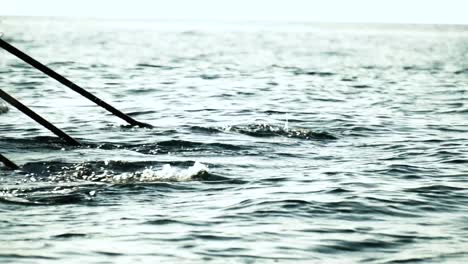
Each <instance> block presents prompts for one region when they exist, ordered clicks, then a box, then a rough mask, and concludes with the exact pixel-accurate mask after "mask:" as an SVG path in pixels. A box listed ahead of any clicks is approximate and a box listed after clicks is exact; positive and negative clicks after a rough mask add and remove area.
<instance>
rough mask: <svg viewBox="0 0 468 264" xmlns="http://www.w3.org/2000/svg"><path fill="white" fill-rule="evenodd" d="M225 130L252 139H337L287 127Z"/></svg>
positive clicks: (262, 126) (325, 133)
mask: <svg viewBox="0 0 468 264" xmlns="http://www.w3.org/2000/svg"><path fill="white" fill-rule="evenodd" d="M227 130H228V131H234V132H238V133H241V134H245V135H249V136H253V137H276V136H283V137H289V138H299V139H306V140H314V139H315V140H329V139H337V137H335V136H334V135H332V134H330V133H328V132H325V131H310V130H307V129H288V128H287V127H280V126H274V125H269V124H254V125H247V126H232V127H228V128H227Z"/></svg>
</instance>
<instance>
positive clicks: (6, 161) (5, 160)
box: [0, 154, 19, 170]
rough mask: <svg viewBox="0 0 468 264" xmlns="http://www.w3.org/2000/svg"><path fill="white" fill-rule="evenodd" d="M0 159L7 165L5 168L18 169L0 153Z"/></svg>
mask: <svg viewBox="0 0 468 264" xmlns="http://www.w3.org/2000/svg"><path fill="white" fill-rule="evenodd" d="M0 161H1V162H2V163H3V164H5V166H7V168H9V169H12V170H17V169H19V167H18V165H16V164H15V163H13V162H12V161H11V160H9V159H7V158H6V157H5V156H3V155H2V154H0Z"/></svg>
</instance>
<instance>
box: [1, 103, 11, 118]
mask: <svg viewBox="0 0 468 264" xmlns="http://www.w3.org/2000/svg"><path fill="white" fill-rule="evenodd" d="M9 110H10V109H9V108H8V106H7V105H6V104H5V103H4V102H2V101H0V115H1V114H4V113H7V112H8V111H9Z"/></svg>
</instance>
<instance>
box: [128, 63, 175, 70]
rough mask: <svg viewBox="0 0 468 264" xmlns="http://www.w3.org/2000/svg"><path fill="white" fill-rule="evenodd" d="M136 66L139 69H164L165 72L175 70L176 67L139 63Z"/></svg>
mask: <svg viewBox="0 0 468 264" xmlns="http://www.w3.org/2000/svg"><path fill="white" fill-rule="evenodd" d="M136 66H137V67H143V68H158V69H164V70H172V69H175V67H171V66H166V65H158V64H149V63H138V64H137V65H136Z"/></svg>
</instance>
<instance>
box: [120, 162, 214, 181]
mask: <svg viewBox="0 0 468 264" xmlns="http://www.w3.org/2000/svg"><path fill="white" fill-rule="evenodd" d="M208 171H209V170H208V167H207V166H206V165H204V164H202V163H201V162H198V161H197V162H195V164H193V166H192V167H189V168H187V169H182V170H181V169H178V168H174V167H172V166H171V165H170V164H166V165H164V166H163V167H162V168H161V169H160V170H154V169H153V168H147V169H144V170H143V171H140V172H135V173H124V174H120V175H115V176H113V177H112V178H111V181H112V182H113V183H129V182H130V183H131V182H160V181H164V182H168V181H169V182H182V181H192V180H194V179H197V178H202V177H203V176H204V175H207V174H208Z"/></svg>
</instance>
